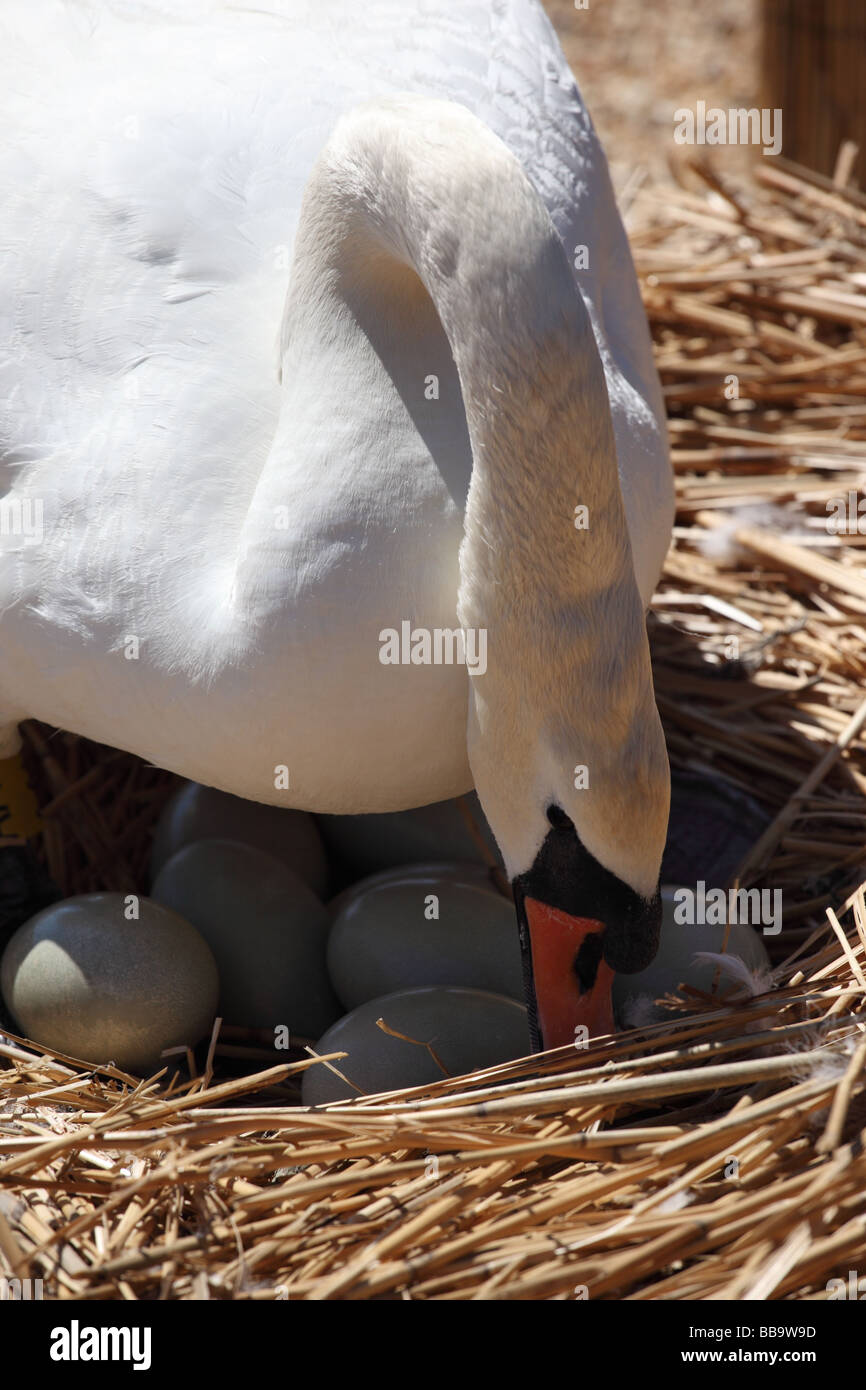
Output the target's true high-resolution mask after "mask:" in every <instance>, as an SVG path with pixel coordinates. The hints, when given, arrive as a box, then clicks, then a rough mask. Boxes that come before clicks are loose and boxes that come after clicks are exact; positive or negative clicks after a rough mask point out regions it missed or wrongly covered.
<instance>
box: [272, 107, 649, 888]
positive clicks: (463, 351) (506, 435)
mask: <svg viewBox="0 0 866 1390" xmlns="http://www.w3.org/2000/svg"><path fill="white" fill-rule="evenodd" d="M418 282H420V285H419V283H418ZM395 284H396V285H398V286H399V287H400V289H401V293H400V295H395V294H391V295H389V294H388V293H387V290H388V287H389V285H391V286H393V285H395ZM413 285H414V287H415V291H416V292H418V293H420V294H422V295H423V296H424V297H425V298H426V296H429V300H430V301H432V305H433V306H434V307H435V311H436V314H437V315H438V319H439V321H440V322H441V325H442V327H443V328H444V331H445V334H446V335H447V339H448V342H449V344H450V348H451V353H452V354H453V358H454V361H455V363H456V366H457V371H458V373H459V379H460V388H461V391H462V395H463V403H464V408H465V413H466V421H467V425H468V430H469V437H470V441H471V448H472V479H471V484H470V488H469V495H468V498H467V503H466V514H465V533H464V541H463V545H462V549H461V555H460V569H461V582H460V594H459V603H458V615H459V619H460V622H461V624H462V625H463V626H464V627H465V628H475V629H480V628H483V629H485V630H486V632H487V670H486V672H485V674H484V675H483V676H480V675H479V676H478V677H476V678H475V679H474V680H473V682H472V687H473V688H472V697H471V701H470V706H471V708H470V723H469V753H470V761H471V764H472V769H473V774H474V776H475V780H476V785H477V786H478V789H479V792H480V794H481V796H482V801H484V802H485V804H487V803H488V802H489V804H490V805H491V806H493V805H496V806H497V807H498V809H499V812H500V819H501V825H500V826H497V825H496V824H494V830H496V831H497V834H498V838H499V840H500V845H501V846H502V848H503V851H504V853H505V855H506V860H507V861H511V862H510V863H508V865H507V866H508V867H509V869H510V870H517V869H520V868H522V867H525V865H526V864H528V863H530V862H531V860H532V857H533V854H534V851H535V850H537V849H538V845H537V844H533V843H531V841H532V840H533V839H537V838H538V832H537V828H536V829H534V830H531V829H529V828H528V827H529V825H530V818H529V817H527V815H526V814H525V812H526V798H527V797H529V798H531V797H532V796H533V795H534V794H537V796H538V797H539V798H543V797H544V796H545V795H549V791H545V790H543V788H542V787H541V784H540V782H539V776H540V775H541V773H540V772H539V766H538V763H539V757H541V759H542V761H544V760H545V759H546V760H547V761H548V762H551V763H552V764H554V765H555V766H552V767H551V769H550V771H551V775H552V776H561V775H565V774H566V773H568V775H569V777H571V771H570V769H571V768H572V767H573V766H574V765H576V764H578V763H580V762H590V763H591V762H592V760H593V758H595V759H596V769H595V771H596V775H600V774H603V773H604V772H605V769H604V767H603V766H602V764H603V762H604V759H605V758H607V757H608V755H609V749H610V746H611V744H612V743H613V744H615V745H618V748H619V752H613V753H610V756H611V757H613V758H614V759H615V758H616V757H619V758H620V759H621V761H622V767H621V768H619V769H613V773H614V774H615V776H616V777H619V776H623V777H627V775H628V768H629V765H630V762H631V761H633V760H634V758H635V757H637V758H638V760H639V757H640V754H639V751H637V750H632V751H629V740H632V742H633V728H634V721H635V718H636V715H637V717H638V720H639V722H640V720H643V719H647V720H650V721H652V720H653V719H655V718H656V716H655V711H654V706H653V705H652V699H651V694H650V701H649V706H647V703H646V692H647V690H649V691H650V692H651V684H650V683H649V668H648V661H647V654H646V637H645V629H644V622H643V610H642V605H641V602H640V598H639V595H638V591H637V586H636V583H635V578H634V571H633V565H632V559H631V551H630V546H629V538H628V532H627V527H626V520H625V512H624V507H623V503H622V497H621V494H620V489H619V481H618V476H617V464H616V452H615V444H614V435H613V426H612V421H611V416H610V410H609V405H608V399H607V389H606V384H605V378H604V372H603V369H602V365H601V361H600V359H599V354H598V350H597V348H596V344H595V340H594V337H593V333H592V328H591V325H590V321H589V317H588V314H587V312H586V309H585V306H584V303H583V300H582V298H581V296H580V294H579V292H578V290H577V288H576V283H575V277H574V273H573V271H572V269H571V266H570V264H569V262H568V259H567V256H566V252H565V250H564V248H563V246H562V243H561V242H560V240H559V238H558V236H557V234H556V232H555V230H554V228H553V225H552V223H551V221H550V218H549V216H548V214H547V212H546V210H545V208H544V206H543V204H542V203H541V200H540V199H539V198H538V196H537V194H536V193H535V192H534V190H533V189H532V187H531V185H530V183H529V181H528V180H527V178H526V176H525V174H524V173H523V171H522V170H521V168H520V166H519V164H518V163H517V161H516V160H515V158H514V157H513V156H512V155H511V154H510V152H509V151H508V150H507V149H506V147H505V146H504V145H503V144H502V143H501V142H500V141H499V140H498V139H497V138H496V137H495V136H493V135H492V134H491V133H490V132H489V131H488V130H487V129H486V127H485V126H483V125H482V123H481V122H480V121H478V120H477V119H476V118H475V117H474V116H472V115H471V114H470V113H469V112H468V111H466V110H465V109H464V108H463V107H460V106H457V105H455V104H452V103H446V102H434V101H428V100H424V99H420V98H413V97H406V98H400V99H397V100H394V101H389V102H378V103H375V104H374V105H371V106H368V107H361V108H358V109H356V110H355V111H354V112H352V113H351V114H350V115H349V116H347V117H345V118H344V119H343V121H342V122H341V123H340V125H339V126H338V127H337V130H336V131H335V133H334V135H333V137H332V138H331V140H330V141H329V144H328V146H327V147H326V149H325V151H324V152H323V155H322V157H321V159H320V161H319V164H318V165H317V168H316V170H315V171H314V173H313V175H312V177H311V179H310V182H309V184H308V186H307V190H306V193H305V199H304V205H303V209H302V213H301V222H300V225H299V230H298V238H297V243H296V252H295V264H294V268H293V272H292V284H291V289H290V295H289V301H288V304H287V310H286V317H285V325H284V344H283V345H284V353H285V354H288V355H289V356H291V355H292V353H295V354H296V356H297V355H298V354H302V353H303V352H304V350H305V346H304V345H305V333H306V331H309V332H312V333H315V334H316V335H317V339H318V345H319V346H321V340H322V337H323V335H324V336H327V334H328V333H329V331H333V332H336V331H337V320H338V319H339V318H340V316H343V317H346V316H349V317H351V316H352V315H355V317H357V306H358V305H359V304H361V303H365V304H369V300H370V299H371V298H372V299H373V300H376V299H380V301H381V302H382V303H386V302H389V300H390V302H397V300H398V299H399V300H400V302H403V301H404V300H405V299H407V298H408V300H410V301H411V299H412V293H413V288H412V287H413ZM421 287H423V290H422V288H421ZM410 312H411V311H410ZM419 312H420V311H419ZM303 325H307V330H305V329H304V328H303ZM284 361H285V357H284ZM577 507H581V508H585V509H586V512H585V513H580V514H578V516H577V518H576V513H575V508H577ZM576 519H577V520H579V521H580V522H583V521H584V519H585V522H586V524H585V525H580V526H579V527H577V526H576V525H575V520H576ZM529 735H532V736H531V737H530V736H529ZM539 739H540V740H541V743H542V744H543V748H542V752H541V754H539ZM591 748H592V749H593V750H594V751H593V753H592V756H590V753H589V751H588V750H589V749H591ZM582 754H583V755H584V756H582ZM560 764H561V766H560ZM542 771H544V769H542ZM590 771H591V773H592V769H591V770H590ZM610 775H611V773H610V769H608V777H609V780H610ZM536 788H537V791H536V790H535V789H536ZM609 819H610V817H609V816H608V815H607V813H605V812H604V808H603V807H602V806H601V803H600V802H598V804H597V806H596V809H595V811H594V812H593V810H592V808H591V807H590V811H589V812H588V818H587V822H586V825H585V827H583V828H582V834H583V835H584V839H585V840H586V842H587V846H588V848H589V849H590V850H591V851H592V852H593V853H595V854H596V855H598V856H599V857H600V858H602V859H603V860H605V859H606V862H607V863H608V866H609V867H610V868H611V869H612V870H613V871H614V872H622V871H623V868H624V867H625V868H628V869H629V870H631V869H633V865H631V864H629V865H623V864H622V863H616V862H610V854H611V853H614V857H615V851H609V849H608V847H607V846H606V845H604V844H603V841H604V840H605V838H606V836H607V835H608V828H607V826H606V822H607V821H608V820H609ZM521 860H524V861H525V863H521V862H520V861H521ZM656 867H657V866H656ZM647 874H648V879H649V877H651V871H650V870H648V871H647ZM627 877H629V878H630V879H631V880H632V881H634V873H633V872H629V873H628V874H627ZM635 886H638V885H635ZM654 886H655V885H654V884H652V885H651V886H650V890H649V891H652V889H653V888H654Z"/></svg>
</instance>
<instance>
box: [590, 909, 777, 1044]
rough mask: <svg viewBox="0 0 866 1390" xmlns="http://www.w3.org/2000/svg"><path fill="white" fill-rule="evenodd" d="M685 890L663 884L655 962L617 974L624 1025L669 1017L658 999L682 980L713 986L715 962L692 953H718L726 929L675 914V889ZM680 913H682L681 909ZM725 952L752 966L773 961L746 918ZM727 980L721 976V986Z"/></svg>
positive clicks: (616, 997) (619, 1011)
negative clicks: (700, 959)
mask: <svg viewBox="0 0 866 1390" xmlns="http://www.w3.org/2000/svg"><path fill="white" fill-rule="evenodd" d="M681 891H682V890H681V889H679V888H678V887H677V886H676V885H673V884H666V885H664V886H663V887H662V890H661V896H662V909H663V916H662V926H661V936H660V940H659V949H658V953H657V955H656V957H655V959H654V960H653V962H652V964H651V965H648V966H647V968H646V970H641V971H640V972H639V973H638V974H637V975H617V976H615V978H614V983H613V1000H614V1005H615V1008H616V1012H617V1015H618V1017H619V1018H620V1019H621V1020H622V1022H623V1023H624V1024H625V1025H626V1026H634V1025H635V1024H637V1023H639V1022H640V1023H650V1022H660V1021H661V1020H663V1019H665V1018H670V1017H671V1011H670V1010H669V1009H665V1008H664V1007H663V1006H660V1005H656V1004H655V1003H654V1001H655V1000H656V999H660V998H662V996H663V995H665V994H675V993H676V991H677V986H678V985H679V984H680V983H681V982H682V983H685V984H689V985H693V986H694V988H695V989H701V990H704V991H705V992H706V993H709V992H710V990H711V989H712V986H713V981H714V979H715V977H716V966H715V965H714V964H712V963H703V962H696V961H695V960H694V955H695V952H696V951H714V952H720V951H721V949H722V943H723V942H724V939H725V931H726V928H725V926H724V925H723V924H722V925H714V924H710V923H698V922H695V923H688V922H677V921H676V920H675V915H674V914H675V910H676V907H677V899H676V897H675V894H677V893H678V892H681ZM692 891H694V890H692ZM679 915H680V916H682V915H683V914H682V912H680V914H679ZM727 954H728V955H732V956H739V957H740V958H741V959H742V960H743V961H744V962H745V964H746V965H747V966H748V968H749V970H751V971H755V970H765V969H768V968H769V965H770V958H769V956H768V955H767V951H766V947H765V946H764V943H763V941H762V940H761V937H760V936H759V934H758V932H757V931H756V930H755V928H754V927H751V926H749V925H748V924H747V923H744V922H735V923H732V925H731V930H730V935H729V937H728V948H727ZM726 983H727V982H725V981H724V978H723V984H722V988H723V990H724V988H725V987H726ZM641 996H643V998H641Z"/></svg>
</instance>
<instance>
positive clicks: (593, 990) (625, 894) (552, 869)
mask: <svg viewBox="0 0 866 1390" xmlns="http://www.w3.org/2000/svg"><path fill="white" fill-rule="evenodd" d="M644 644H645V638H644ZM521 665H522V663H521ZM551 666H552V667H553V668H554V671H555V675H554V676H553V679H554V680H556V681H558V682H559V684H558V685H557V687H556V688H552V687H551V686H550V685H549V684H546V682H545V679H544V677H543V676H542V681H541V689H539V684H538V680H536V683H535V685H534V686H533V684H532V683H531V682H528V681H525V680H521V681H520V685H521V687H522V690H523V699H522V700H521V701H520V702H519V703H517V702H515V701H514V700H513V699H512V700H511V701H508V700H503V699H502V697H501V694H500V693H499V692H497V691H496V690H495V689H494V688H493V687H492V686H491V688H490V690H489V695H490V698H489V699H487V698H485V696H484V694H482V693H481V691H482V683H481V682H480V681H476V682H475V683H474V684H475V691H474V695H473V700H472V702H471V704H472V708H471V712H470V738H469V747H470V758H471V762H472V769H473V774H474V777H475V783H476V787H477V790H478V794H479V797H480V799H481V802H482V805H483V806H484V810H485V813H486V815H487V817H488V819H489V821H490V825H491V828H492V830H493V832H494V834H495V836H496V838H497V842H498V844H499V847H500V850H501V852H502V855H503V858H504V860H505V865H506V870H507V873H508V876H509V878H510V880H511V883H512V886H513V889H514V897H515V902H516V906H517V916H518V925H519V928H520V939H521V948H522V951H523V960H524V971H525V978H526V984H527V1001H528V1004H529V1010H530V1023H531V1028H532V1032H533V1045H534V1046H535V1047H543V1048H550V1047H559V1046H563V1045H565V1044H574V1043H575V1041H578V1042H580V1040H581V1039H582V1038H585V1037H586V1036H587V1035H586V1034H583V1033H578V1032H577V1031H576V1030H578V1029H579V1028H580V1027H581V1026H584V1027H585V1028H586V1029H587V1030H588V1035H589V1036H595V1035H597V1034H601V1033H609V1032H612V1031H613V1026H614V1023H613V1011H612V1003H611V993H610V990H611V984H612V980H613V975H614V973H615V972H618V971H622V972H625V973H629V974H631V973H633V972H636V971H639V970H643V969H644V968H645V967H646V966H647V965H648V964H649V963H650V961H651V960H652V959H653V957H654V955H655V953H656V950H657V947H658V938H659V929H660V924H661V901H660V898H659V892H658V883H659V872H660V867H661V857H662V851H663V849H664V843H665V837H666V833H667V821H668V810H669V801H670V773H669V768H668V760H667V751H666V748H665V742H664V735H663V732H662V728H661V722H660V720H659V716H658V711H657V709H656V705H655V700H654V698H653V692H652V682H651V678H650V672H649V660H648V653H647V652H646V650H645V645H644V650H640V649H639V648H638V650H635V649H634V648H633V649H632V652H631V657H630V658H628V657H627V656H626V655H625V654H624V653H623V655H622V660H621V664H620V669H619V670H618V671H614V670H612V669H611V667H610V666H609V665H607V666H605V665H604V664H602V666H601V667H599V665H598V663H597V661H595V662H593V661H591V662H588V663H587V664H586V665H585V666H584V668H583V672H582V676H583V678H582V676H581V672H580V671H579V670H578V671H574V670H573V669H572V670H571V671H569V670H568V669H567V665H566V664H564V663H562V661H559V662H556V661H553V662H550V661H549V662H548V667H551ZM535 670H536V673H537V672H538V670H539V666H538V665H536V667H535ZM541 670H542V671H544V667H541ZM550 679H551V677H550V675H548V677H547V680H548V681H549V680H550ZM494 680H495V676H494ZM513 680H514V673H513V671H512V696H513V694H514V683H513ZM521 706H522V713H521V712H520V711H521Z"/></svg>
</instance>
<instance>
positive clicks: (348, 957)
mask: <svg viewBox="0 0 866 1390" xmlns="http://www.w3.org/2000/svg"><path fill="white" fill-rule="evenodd" d="M332 910H333V925H332V927H331V932H330V936H329V937H328V971H329V974H330V976H331V983H332V984H333V986H334V989H335V990H336V992H337V994H338V996H339V997H340V999H341V1000H342V1002H343V1004H344V1005H345V1006H346V1008H347V1009H354V1008H356V1007H357V1006H358V1005H359V1004H363V1003H364V1001H365V1000H367V999H375V998H377V997H378V996H380V995H384V994H393V993H394V992H395V991H398V990H406V989H413V988H418V987H423V986H429V985H463V986H465V987H468V988H475V989H482V990H490V991H492V992H493V993H494V994H505V995H508V996H509V997H511V998H513V999H517V1000H519V1001H520V1002H522V1001H523V967H522V963H521V958H520V944H519V940H518V933H517V924H516V919H515V915H514V904H513V903H512V902H510V901H509V900H508V899H507V898H504V897H503V896H502V894H501V893H499V892H497V890H496V889H495V887H494V886H493V884H492V883H491V881H490V877H489V875H488V874H487V873H486V871H485V870H484V869H482V868H480V867H477V866H474V865H472V864H453V865H449V864H416V865H411V866H409V867H406V868H399V869H392V870H389V871H387V872H385V873H382V874H376V875H374V876H373V877H371V878H367V879H362V880H361V882H360V883H356V884H354V885H353V887H352V888H350V889H348V890H346V891H345V892H344V893H341V894H340V896H339V898H337V899H335V901H334V903H333V904H332Z"/></svg>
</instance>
